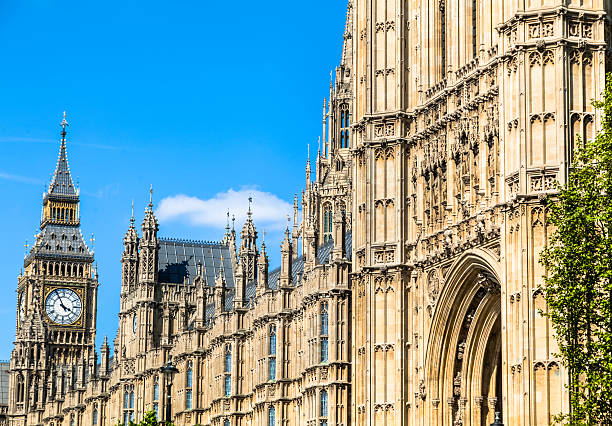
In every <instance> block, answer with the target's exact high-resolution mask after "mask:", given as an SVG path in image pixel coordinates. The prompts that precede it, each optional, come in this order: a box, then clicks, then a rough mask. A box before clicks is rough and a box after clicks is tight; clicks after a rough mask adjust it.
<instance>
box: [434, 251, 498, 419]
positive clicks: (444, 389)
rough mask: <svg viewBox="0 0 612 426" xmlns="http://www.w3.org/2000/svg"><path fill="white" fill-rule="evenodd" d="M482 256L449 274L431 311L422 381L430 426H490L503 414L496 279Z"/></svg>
mask: <svg viewBox="0 0 612 426" xmlns="http://www.w3.org/2000/svg"><path fill="white" fill-rule="evenodd" d="M496 263H497V261H496V260H495V259H494V258H492V256H490V255H489V254H488V253H487V252H484V251H482V250H473V251H470V252H467V253H465V254H464V255H463V256H462V257H461V259H459V261H457V262H456V263H455V264H454V265H453V267H451V269H450V270H449V272H448V273H447V276H446V284H445V286H444V289H443V290H442V292H441V294H440V298H439V300H438V302H437V305H436V308H435V310H434V312H433V317H432V325H431V330H430V335H429V341H428V348H427V360H426V370H425V371H426V379H427V387H428V390H427V398H428V399H429V400H430V401H429V404H428V412H429V416H428V417H429V419H430V424H432V425H453V426H485V425H486V426H489V425H490V424H491V423H493V421H494V417H495V412H496V411H499V412H501V411H502V396H503V395H502V368H501V365H502V347H501V346H502V345H501V342H502V339H501V295H500V289H501V287H500V279H499V275H498V274H497V273H496V268H495V266H496Z"/></svg>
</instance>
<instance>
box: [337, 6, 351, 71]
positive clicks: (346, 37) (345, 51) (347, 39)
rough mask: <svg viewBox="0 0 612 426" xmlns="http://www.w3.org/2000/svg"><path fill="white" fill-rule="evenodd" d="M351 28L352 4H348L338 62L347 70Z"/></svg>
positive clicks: (349, 62)
mask: <svg viewBox="0 0 612 426" xmlns="http://www.w3.org/2000/svg"><path fill="white" fill-rule="evenodd" d="M352 27H353V3H352V1H349V2H348V5H347V7H346V24H345V26H344V42H343V44H342V58H341V60H340V66H341V67H343V68H348V67H350V65H351V56H352V39H353V35H352V32H351V29H352Z"/></svg>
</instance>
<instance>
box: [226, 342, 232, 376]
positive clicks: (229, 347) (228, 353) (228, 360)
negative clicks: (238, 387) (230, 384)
mask: <svg viewBox="0 0 612 426" xmlns="http://www.w3.org/2000/svg"><path fill="white" fill-rule="evenodd" d="M225 372H226V373H231V372H232V345H226V346H225Z"/></svg>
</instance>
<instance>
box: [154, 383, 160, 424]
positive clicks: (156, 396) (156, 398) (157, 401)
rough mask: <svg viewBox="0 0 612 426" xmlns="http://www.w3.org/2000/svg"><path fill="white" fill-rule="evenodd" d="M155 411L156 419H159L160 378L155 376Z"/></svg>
mask: <svg viewBox="0 0 612 426" xmlns="http://www.w3.org/2000/svg"><path fill="white" fill-rule="evenodd" d="M153 411H155V417H156V418H158V419H159V376H155V381H154V382H153Z"/></svg>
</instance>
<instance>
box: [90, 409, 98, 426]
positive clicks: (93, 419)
mask: <svg viewBox="0 0 612 426" xmlns="http://www.w3.org/2000/svg"><path fill="white" fill-rule="evenodd" d="M91 424H92V425H93V426H97V425H98V404H94V408H93V411H92V413H91Z"/></svg>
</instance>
